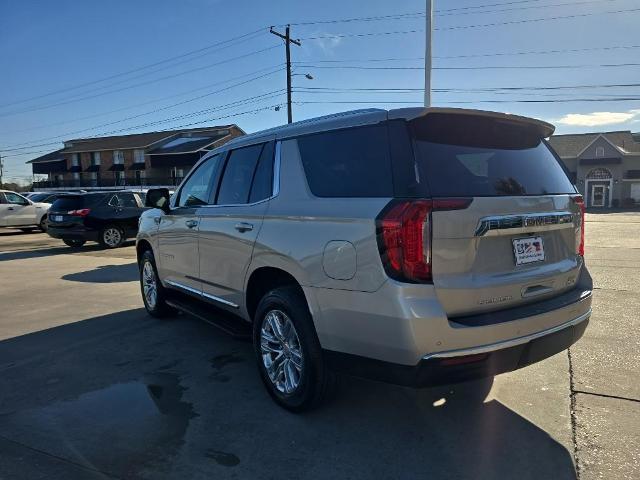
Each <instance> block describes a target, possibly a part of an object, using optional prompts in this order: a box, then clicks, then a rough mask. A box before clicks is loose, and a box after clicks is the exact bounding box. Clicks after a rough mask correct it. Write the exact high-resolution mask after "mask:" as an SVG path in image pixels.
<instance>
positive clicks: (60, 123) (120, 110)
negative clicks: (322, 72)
mask: <svg viewBox="0 0 640 480" xmlns="http://www.w3.org/2000/svg"><path fill="white" fill-rule="evenodd" d="M274 47H275V46H274ZM270 68H272V67H266V68H262V69H259V70H256V71H253V72H250V73H245V74H242V75H238V76H236V77H231V78H229V79H227V80H223V81H219V82H214V83H210V84H208V85H205V86H203V87H198V88H194V89H190V90H188V91H184V92H180V93H176V94H173V95H167V96H164V97H160V98H155V99H153V100H149V101H146V102H142V103H136V104H133V105H127V106H125V107H121V108H116V109H115V110H108V111H106V112H100V113H96V114H92V115H86V116H84V117H76V118H73V119H71V120H66V121H62V122H56V123H55V124H48V125H38V126H36V127H30V128H25V129H22V130H14V131H9V132H3V133H4V134H5V135H9V134H16V133H23V132H28V131H32V130H39V129H43V128H50V127H57V126H60V125H66V124H69V123H75V122H77V121H81V120H88V119H90V118H96V117H101V116H104V115H109V114H112V113H117V112H122V111H124V110H130V109H132V108H138V107H143V106H145V105H151V104H157V103H158V102H161V101H164V100H169V99H171V98H176V97H182V96H184V95H188V94H190V93H195V92H199V91H202V90H207V89H209V88H212V87H215V86H217V85H222V84H223V83H227V82H232V81H235V80H239V79H241V78H246V77H248V76H251V75H254V74H256V73H259V72H263V71H265V70H269V69H270ZM53 138H56V137H53ZM0 150H1V149H0Z"/></svg>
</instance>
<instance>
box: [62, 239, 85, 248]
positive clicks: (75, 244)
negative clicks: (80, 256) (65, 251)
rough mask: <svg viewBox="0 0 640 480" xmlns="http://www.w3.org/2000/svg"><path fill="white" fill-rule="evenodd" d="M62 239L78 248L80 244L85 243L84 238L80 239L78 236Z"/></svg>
mask: <svg viewBox="0 0 640 480" xmlns="http://www.w3.org/2000/svg"><path fill="white" fill-rule="evenodd" d="M62 241H63V242H64V243H65V244H66V245H68V246H70V247H73V248H80V247H81V246H83V245H84V244H85V241H86V240H81V239H78V238H63V239H62Z"/></svg>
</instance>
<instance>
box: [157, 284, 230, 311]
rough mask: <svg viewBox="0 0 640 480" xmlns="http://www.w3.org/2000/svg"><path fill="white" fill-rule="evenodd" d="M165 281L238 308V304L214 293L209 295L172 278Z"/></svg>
mask: <svg viewBox="0 0 640 480" xmlns="http://www.w3.org/2000/svg"><path fill="white" fill-rule="evenodd" d="M165 283H167V284H168V285H171V286H172V287H176V288H180V289H182V290H186V291H187V292H191V293H195V294H196V295H199V296H201V297H204V298H207V299H209V300H213V301H215V302H218V303H222V304H223V305H227V306H229V307H233V308H240V306H239V305H237V304H235V303H233V302H230V301H228V300H225V299H224V298H220V297H216V296H215V295H211V294H209V293H205V292H203V291H201V290H198V289H196V288H193V287H188V286H187V285H183V284H181V283H179V282H174V281H172V280H165Z"/></svg>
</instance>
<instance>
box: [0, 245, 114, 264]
mask: <svg viewBox="0 0 640 480" xmlns="http://www.w3.org/2000/svg"><path fill="white" fill-rule="evenodd" d="M98 250H104V248H102V247H101V246H100V245H98V244H96V245H89V246H84V247H82V248H71V247H67V246H66V245H65V246H61V247H50V248H36V249H33V250H31V249H29V250H21V251H17V252H8V253H2V252H0V262H2V261H8V260H24V259H27V258H40V257H49V256H52V255H65V254H70V253H81V252H95V251H98Z"/></svg>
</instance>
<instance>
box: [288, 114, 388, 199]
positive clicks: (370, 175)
mask: <svg viewBox="0 0 640 480" xmlns="http://www.w3.org/2000/svg"><path fill="white" fill-rule="evenodd" d="M298 146H299V149H300V155H301V157H302V164H303V166H304V170H305V173H306V176H307V182H308V183H309V188H310V189H311V193H313V194H314V195H315V196H317V197H392V196H393V181H392V174H391V160H390V158H389V146H388V140H387V126H386V125H385V124H379V125H372V126H367V127H360V128H349V129H345V130H334V131H331V132H324V133H317V134H313V135H307V136H303V137H299V138H298Z"/></svg>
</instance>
